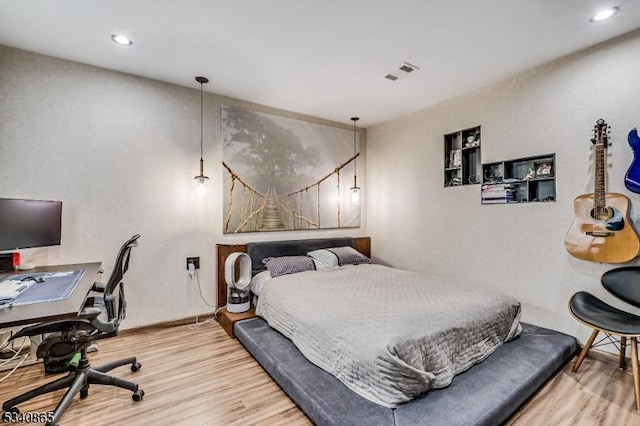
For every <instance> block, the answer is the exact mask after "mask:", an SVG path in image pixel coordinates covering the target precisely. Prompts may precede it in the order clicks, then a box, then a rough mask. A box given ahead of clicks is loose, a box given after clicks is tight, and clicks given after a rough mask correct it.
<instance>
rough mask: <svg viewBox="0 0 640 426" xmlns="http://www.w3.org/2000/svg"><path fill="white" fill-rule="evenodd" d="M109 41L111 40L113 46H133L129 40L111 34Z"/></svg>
mask: <svg viewBox="0 0 640 426" xmlns="http://www.w3.org/2000/svg"><path fill="white" fill-rule="evenodd" d="M111 40H113V42H114V43H115V44H119V45H120V46H131V45H132V44H133V41H131V40H130V39H129V38H127V37H125V36H123V35H119V34H113V35H112V36H111Z"/></svg>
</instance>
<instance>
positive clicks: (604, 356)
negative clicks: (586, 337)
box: [578, 345, 631, 368]
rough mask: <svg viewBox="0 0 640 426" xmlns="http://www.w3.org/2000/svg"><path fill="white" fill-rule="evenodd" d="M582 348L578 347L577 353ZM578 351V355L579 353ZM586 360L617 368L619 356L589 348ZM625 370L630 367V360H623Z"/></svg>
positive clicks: (581, 346) (582, 346)
mask: <svg viewBox="0 0 640 426" xmlns="http://www.w3.org/2000/svg"><path fill="white" fill-rule="evenodd" d="M582 348H584V345H580V347H579V351H581V350H582ZM579 351H578V353H580V352H579ZM587 357H588V358H592V359H595V360H596V361H602V362H606V363H607V364H613V365H615V366H616V367H618V362H619V361H620V355H618V354H612V353H611V352H604V351H601V350H598V349H593V348H591V349H590V350H589V353H588V354H587ZM625 360H626V366H627V368H630V367H631V358H625Z"/></svg>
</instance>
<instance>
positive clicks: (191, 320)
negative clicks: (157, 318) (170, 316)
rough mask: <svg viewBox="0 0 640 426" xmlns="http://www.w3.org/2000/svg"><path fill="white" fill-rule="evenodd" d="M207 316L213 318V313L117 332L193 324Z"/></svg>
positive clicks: (124, 334) (140, 331) (125, 332)
mask: <svg viewBox="0 0 640 426" xmlns="http://www.w3.org/2000/svg"><path fill="white" fill-rule="evenodd" d="M209 318H214V314H213V313H208V314H202V315H197V316H193V317H187V318H181V319H177V320H171V321H162V322H157V323H153V324H148V325H143V326H140V327H133V328H126V329H122V330H120V332H119V333H118V334H119V335H120V336H126V335H129V334H138V333H142V332H148V331H153V330H159V329H163V328H170V327H177V326H180V325H188V324H195V322H196V320H198V322H202V321H205V320H207V319H209Z"/></svg>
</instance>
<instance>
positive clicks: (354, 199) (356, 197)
mask: <svg viewBox="0 0 640 426" xmlns="http://www.w3.org/2000/svg"><path fill="white" fill-rule="evenodd" d="M358 120H360V117H351V121H353V156H354V157H355V155H356V135H357V130H356V121H358ZM357 166H358V163H357V160H356V159H355V158H354V159H353V187H352V188H351V204H352V205H354V206H359V205H360V188H359V187H358V174H357V170H358V169H357Z"/></svg>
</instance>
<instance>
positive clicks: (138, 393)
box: [131, 389, 144, 402]
mask: <svg viewBox="0 0 640 426" xmlns="http://www.w3.org/2000/svg"><path fill="white" fill-rule="evenodd" d="M143 396H144V391H143V390H142V389H138V390H137V391H135V392H134V393H133V395H131V399H133V400H134V401H136V402H138V401H140V400H141V399H142V397H143Z"/></svg>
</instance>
